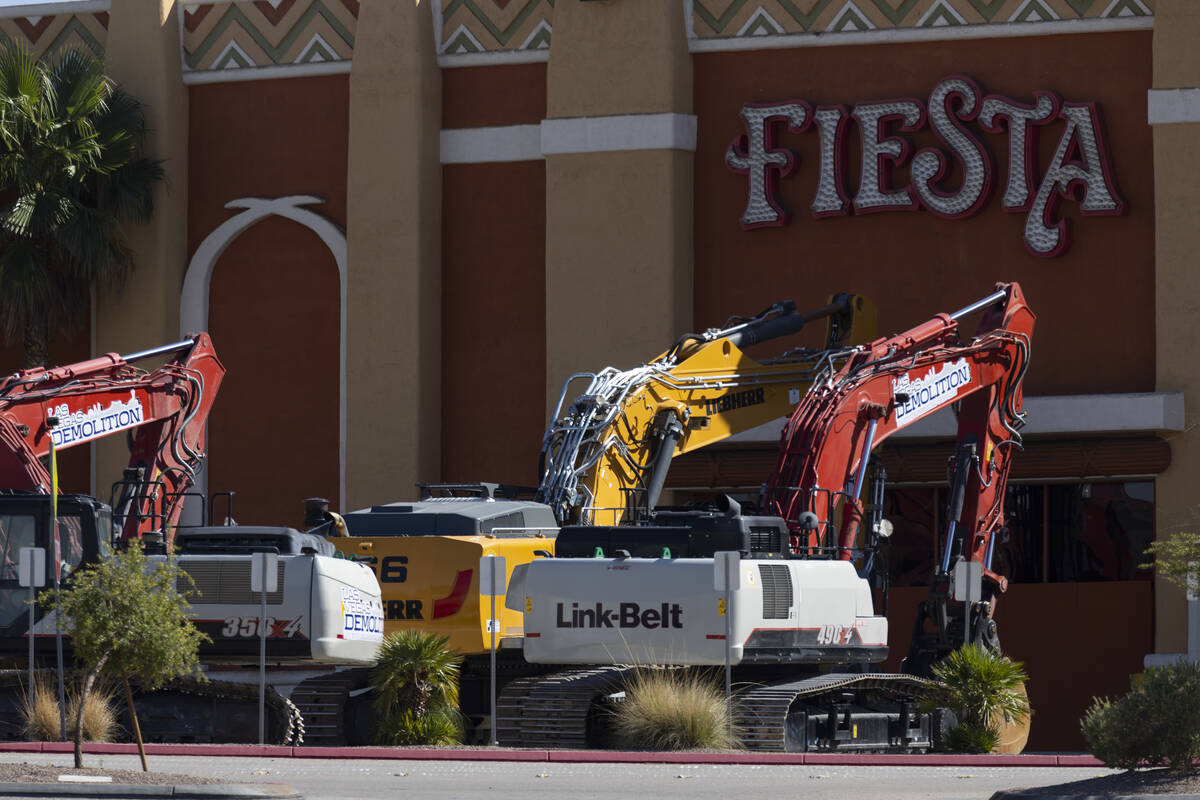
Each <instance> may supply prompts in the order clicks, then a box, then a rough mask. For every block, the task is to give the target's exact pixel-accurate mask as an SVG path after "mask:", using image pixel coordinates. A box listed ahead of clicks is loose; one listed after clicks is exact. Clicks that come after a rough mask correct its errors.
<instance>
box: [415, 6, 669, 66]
mask: <svg viewBox="0 0 1200 800" xmlns="http://www.w3.org/2000/svg"><path fill="white" fill-rule="evenodd" d="M658 1H661V0H658ZM433 14H434V26H435V28H436V30H435V32H434V35H435V36H436V37H437V43H438V55H439V57H453V56H471V55H480V54H484V53H488V54H493V53H494V54H499V53H524V54H533V53H540V54H543V57H545V56H544V54H546V53H548V52H549V49H550V33H551V24H550V21H551V18H552V17H553V16H554V0H434V6H433ZM439 60H440V59H439Z"/></svg>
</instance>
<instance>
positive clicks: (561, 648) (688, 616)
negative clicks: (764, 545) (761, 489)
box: [507, 558, 887, 665]
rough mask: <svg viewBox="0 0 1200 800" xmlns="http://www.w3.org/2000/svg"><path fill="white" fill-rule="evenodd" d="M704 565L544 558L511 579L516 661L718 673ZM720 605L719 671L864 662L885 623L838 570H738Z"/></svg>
mask: <svg viewBox="0 0 1200 800" xmlns="http://www.w3.org/2000/svg"><path fill="white" fill-rule="evenodd" d="M713 562H714V560H713V559H712V558H678V559H671V558H662V559H647V558H617V559H612V558H550V559H538V560H535V561H533V562H532V563H530V564H529V565H528V567H527V569H525V570H524V571H523V574H516V573H514V576H513V580H512V583H511V585H510V588H509V595H508V601H507V602H508V604H509V605H510V607H514V608H518V607H519V608H522V609H523V610H524V611H525V641H524V650H525V658H526V659H527V660H528V661H530V662H532V663H544V664H679V665H718V664H724V663H725V658H726V655H725V650H726V644H727V640H726V618H725V616H724V615H725V613H726V607H725V605H726V604H725V592H724V591H718V590H716V589H714V580H713V578H714V575H713V573H714V563H713ZM739 569H740V573H741V574H740V576H739V577H740V581H731V583H740V586H738V588H736V589H734V590H732V591H731V592H730V593H729V595H730V597H729V604H728V613H729V614H730V617H729V623H730V629H731V636H730V639H729V642H728V643H729V645H730V646H729V650H730V662H731V663H732V664H734V665H737V664H742V663H763V664H767V663H806V662H810V663H821V664H829V663H876V662H880V661H883V660H885V659H886V658H887V619H886V618H885V617H881V616H877V615H876V614H875V612H874V608H873V606H872V602H871V592H870V588H869V586H868V584H867V582H866V581H865V580H863V579H862V578H859V577H858V575H857V573H856V572H855V570H854V567H853V565H852V564H850V563H849V562H845V561H826V560H811V561H805V560H783V559H778V560H743V561H741V562H740V567H739Z"/></svg>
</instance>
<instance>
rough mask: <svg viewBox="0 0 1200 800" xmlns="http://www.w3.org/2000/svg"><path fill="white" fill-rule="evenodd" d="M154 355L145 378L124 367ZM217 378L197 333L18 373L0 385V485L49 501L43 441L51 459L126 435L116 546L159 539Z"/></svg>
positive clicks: (196, 453) (191, 472)
mask: <svg viewBox="0 0 1200 800" xmlns="http://www.w3.org/2000/svg"><path fill="white" fill-rule="evenodd" d="M156 356H169V360H168V361H167V362H166V363H165V364H163V365H162V366H160V367H158V368H157V369H154V370H150V371H145V370H141V369H138V368H136V367H134V366H133V364H132V362H135V361H139V360H142V359H147V358H153V357H156ZM224 374H225V368H224V367H223V366H221V362H220V361H219V360H218V359H217V355H216V353H215V351H214V350H213V346H212V342H211V341H210V340H209V337H208V334H206V333H201V334H197V335H195V336H193V337H191V338H188V339H185V340H183V341H180V342H176V343H174V344H170V345H166V346H164V347H158V348H155V349H152V350H146V351H143V352H139V353H133V354H130V355H127V356H119V355H117V354H116V353H109V354H107V355H104V356H101V357H99V358H94V359H91V360H90V361H84V362H81V363H78V364H72V365H70V366H65V367H54V368H51V369H45V368H41V367H39V368H35V369H30V370H25V371H22V372H18V373H16V374H14V375H12V376H10V377H8V378H7V379H5V380H4V381H3V382H2V383H0V486H2V487H4V488H6V489H19V490H26V491H34V492H49V491H50V485H51V481H50V474H49V472H48V470H47V468H46V467H45V466H44V465H43V463H42V460H41V459H42V458H44V457H45V456H47V455H48V454H49V453H50V448H51V442H53V446H54V447H55V448H56V449H60V450H61V449H64V448H67V447H74V446H75V445H78V444H84V443H86V442H91V441H94V440H96V439H100V438H103V437H105V436H110V435H113V434H116V433H120V432H121V431H128V432H130V434H132V435H133V437H134V438H133V440H132V446H131V455H130V462H129V464H130V469H129V470H127V471H126V481H125V482H124V487H125V489H126V492H125V496H124V497H123V499H122V504H123V507H124V508H123V511H118V515H119V516H120V514H121V513H124V515H125V520H126V524H125V525H124V528H123V532H122V538H125V539H130V538H141V536H142V535H143V534H144V533H149V532H151V531H162V532H163V533H164V534H165V535H166V536H167V537H169V536H170V531H171V530H172V528H173V526H174V524H175V523H176V522H177V521H178V519H179V514H180V512H181V510H182V507H183V494H184V493H185V492H186V491H187V490H188V488H189V487H191V485H192V483H193V481H194V477H195V472H196V469H197V468H198V467H199V465H200V463H201V461H202V460H203V459H204V455H205V450H206V443H205V430H204V425H205V422H206V420H207V419H208V414H209V411H210V410H211V408H212V404H213V400H214V399H215V398H216V394H217V390H218V388H219V387H220V384H221V379H222V377H223V376H224ZM131 470H132V472H131ZM168 545H169V542H168Z"/></svg>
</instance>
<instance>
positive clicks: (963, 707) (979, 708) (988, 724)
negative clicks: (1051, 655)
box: [926, 644, 1029, 753]
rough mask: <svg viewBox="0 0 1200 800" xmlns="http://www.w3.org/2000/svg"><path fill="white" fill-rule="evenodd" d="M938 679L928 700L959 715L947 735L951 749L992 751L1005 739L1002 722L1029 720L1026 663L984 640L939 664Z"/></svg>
mask: <svg viewBox="0 0 1200 800" xmlns="http://www.w3.org/2000/svg"><path fill="white" fill-rule="evenodd" d="M933 677H934V679H935V680H936V681H937V683H936V684H935V685H934V686H933V687H932V688H931V689H930V690H929V692H928V693H927V694H926V702H927V703H928V704H932V705H937V706H944V707H946V708H948V709H950V710H951V711H953V712H954V713H955V714H956V715H958V724H957V725H956V726H955V727H954V728H953V729H951V730H950V732H949V733H948V734H947V737H946V746H947V748H948V749H950V750H965V751H967V752H982V753H988V752H991V751H992V750H994V749H995V748H996V745H997V744H998V743H999V741H1000V724H999V723H1000V722H1001V721H1004V722H1007V723H1009V724H1012V723H1020V722H1024V721H1025V720H1026V719H1028V717H1029V698H1028V697H1026V695H1025V692H1024V690H1023V687H1024V685H1025V681H1026V679H1027V676H1026V675H1025V669H1024V667H1023V666H1022V664H1021V662H1019V661H1013V660H1012V659H1011V658H1009V657H1008V656H1005V655H1002V654H1000V653H997V652H995V651H993V650H992V649H990V648H988V647H984V646H983V645H980V644H972V645H968V646H967V647H960V648H959V649H958V650H955V651H954V652H953V653H951V654H950V655H948V656H946V658H945V660H943V661H941V662H940V663H938V664H935V665H934V667H933Z"/></svg>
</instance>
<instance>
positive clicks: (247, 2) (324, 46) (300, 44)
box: [179, 0, 359, 83]
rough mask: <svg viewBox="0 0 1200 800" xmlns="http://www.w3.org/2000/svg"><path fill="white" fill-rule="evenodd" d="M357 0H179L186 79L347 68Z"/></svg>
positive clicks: (239, 77)
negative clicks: (204, 0)
mask: <svg viewBox="0 0 1200 800" xmlns="http://www.w3.org/2000/svg"><path fill="white" fill-rule="evenodd" d="M358 8H359V2H358V0H241V1H240V2H217V3H185V4H183V5H181V6H180V9H179V14H180V24H181V26H182V45H183V54H182V57H183V72H184V81H185V82H187V83H203V82H214V81H224V80H230V81H233V80H251V79H257V78H275V77H292V76H294V75H298V74H308V73H317V74H328V73H330V72H347V71H349V68H350V62H351V60H352V58H353V56H354V35H355V28H356V25H357V23H358Z"/></svg>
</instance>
